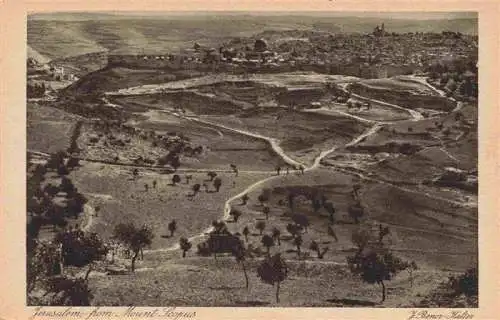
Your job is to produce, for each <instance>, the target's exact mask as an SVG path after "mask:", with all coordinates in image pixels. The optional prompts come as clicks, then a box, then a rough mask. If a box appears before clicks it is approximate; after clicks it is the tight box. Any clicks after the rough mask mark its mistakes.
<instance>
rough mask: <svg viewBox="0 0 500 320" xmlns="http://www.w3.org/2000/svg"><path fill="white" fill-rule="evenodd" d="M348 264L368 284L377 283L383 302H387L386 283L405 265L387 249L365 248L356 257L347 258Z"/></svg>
mask: <svg viewBox="0 0 500 320" xmlns="http://www.w3.org/2000/svg"><path fill="white" fill-rule="evenodd" d="M347 263H348V264H349V268H350V270H351V272H352V273H353V274H358V275H360V276H361V279H362V280H363V281H364V282H367V283H372V284H374V283H377V284H380V285H381V287H382V302H384V301H385V297H386V289H385V283H384V281H388V280H391V279H392V277H393V276H394V275H395V274H397V273H398V272H399V271H401V270H404V269H405V267H406V266H405V264H404V263H403V262H402V261H401V259H399V258H398V257H396V256H395V255H394V254H393V253H392V252H390V251H389V250H387V249H386V248H365V249H364V250H362V251H360V252H359V251H358V252H357V253H356V254H355V255H354V256H349V257H347Z"/></svg>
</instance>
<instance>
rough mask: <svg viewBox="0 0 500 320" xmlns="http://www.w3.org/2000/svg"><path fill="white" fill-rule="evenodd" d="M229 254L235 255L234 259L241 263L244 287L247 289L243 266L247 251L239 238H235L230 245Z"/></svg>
mask: <svg viewBox="0 0 500 320" xmlns="http://www.w3.org/2000/svg"><path fill="white" fill-rule="evenodd" d="M231 254H232V255H233V257H235V259H236V261H237V262H238V263H239V264H241V267H242V268H243V275H244V276H245V288H247V289H248V274H247V269H246V266H245V260H246V257H247V255H248V254H249V252H248V251H247V250H246V249H245V246H244V245H243V243H242V242H241V240H240V239H238V240H235V241H234V244H233V246H232V250H231Z"/></svg>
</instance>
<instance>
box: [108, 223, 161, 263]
mask: <svg viewBox="0 0 500 320" xmlns="http://www.w3.org/2000/svg"><path fill="white" fill-rule="evenodd" d="M113 237H114V238H115V239H116V240H118V241H119V242H121V243H122V244H123V245H125V246H126V247H127V248H128V249H129V250H131V251H132V252H133V255H132V258H131V259H132V260H131V269H132V272H133V271H135V261H136V260H137V257H138V256H139V252H140V251H141V250H142V249H143V248H144V247H146V246H149V245H151V243H152V241H153V238H154V234H153V231H152V230H151V228H149V227H148V226H146V225H144V226H142V227H140V228H137V227H136V226H135V225H134V224H133V223H120V224H118V225H117V226H116V227H115V230H114V232H113Z"/></svg>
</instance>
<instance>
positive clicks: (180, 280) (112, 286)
mask: <svg viewBox="0 0 500 320" xmlns="http://www.w3.org/2000/svg"><path fill="white" fill-rule="evenodd" d="M257 265H258V261H249V262H247V269H249V271H248V274H249V283H250V286H249V289H248V290H247V289H246V288H245V280H244V278H243V272H242V271H241V266H240V265H238V264H237V263H236V262H235V261H234V258H230V257H228V258H219V259H218V261H214V260H213V259H212V258H198V257H188V258H186V259H179V258H177V259H172V260H169V263H168V264H164V265H162V266H160V267H159V268H157V269H150V270H144V271H142V272H137V273H136V274H132V275H123V276H113V277H96V278H93V279H91V281H90V286H91V288H92V289H93V292H95V298H94V300H93V305H107V306H119V305H120V306H123V305H137V301H138V300H137V299H138V298H139V297H140V299H141V300H140V301H141V304H140V305H141V306H159V305H164V306H166V305H168V306H193V305H196V306H213V307H222V306H234V307H301V306H302V307H401V306H403V307H404V306H406V307H409V306H411V305H412V303H415V302H418V301H419V300H421V299H422V298H421V297H422V296H424V295H425V294H427V293H429V292H430V290H431V289H432V283H434V282H435V281H439V280H443V279H445V278H446V276H447V273H442V272H434V271H430V270H421V271H416V272H415V274H414V284H413V287H410V284H409V278H408V274H407V273H406V272H405V273H401V274H400V275H398V276H397V277H396V278H395V279H394V280H393V281H391V282H388V283H387V285H386V286H387V291H388V297H387V300H386V301H385V303H384V304H382V305H381V304H379V302H380V299H381V292H380V287H379V286H377V285H370V284H366V283H362V282H361V281H360V280H359V279H357V278H355V277H353V276H352V275H351V274H350V273H349V271H348V270H346V269H345V268H344V267H341V266H336V265H334V264H315V263H302V262H293V261H289V262H288V266H289V278H288V279H287V280H285V281H283V283H282V284H281V286H280V302H279V303H276V300H275V291H276V286H274V287H273V286H270V285H267V284H264V283H262V282H261V281H260V280H259V279H258V277H257V274H256V271H255V269H256V267H257Z"/></svg>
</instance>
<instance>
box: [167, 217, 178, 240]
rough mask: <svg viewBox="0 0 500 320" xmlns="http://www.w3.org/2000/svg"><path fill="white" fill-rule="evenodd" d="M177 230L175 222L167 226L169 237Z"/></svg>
mask: <svg viewBox="0 0 500 320" xmlns="http://www.w3.org/2000/svg"><path fill="white" fill-rule="evenodd" d="M176 230H177V222H176V221H175V220H172V221H170V222H169V224H168V231H170V237H173V236H174V233H175V231H176Z"/></svg>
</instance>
